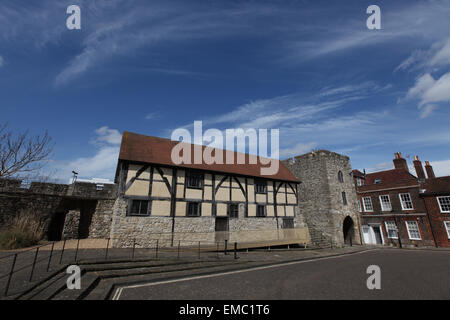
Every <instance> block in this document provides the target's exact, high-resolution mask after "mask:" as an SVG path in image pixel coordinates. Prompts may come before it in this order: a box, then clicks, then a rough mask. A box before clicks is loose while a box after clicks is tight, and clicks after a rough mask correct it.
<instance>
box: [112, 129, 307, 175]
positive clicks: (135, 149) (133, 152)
mask: <svg viewBox="0 0 450 320" xmlns="http://www.w3.org/2000/svg"><path fill="white" fill-rule="evenodd" d="M178 143H179V142H178V141H172V140H169V139H164V138H158V137H151V136H145V135H140V134H136V133H132V132H124V133H123V135H122V144H121V146H120V154H119V161H120V160H125V161H133V162H143V163H153V164H159V165H167V166H177V167H183V168H190V169H200V170H208V171H213V172H220V173H232V174H237V175H243V176H251V177H261V178H266V179H272V180H282V181H290V182H295V183H299V182H300V181H299V180H298V179H297V178H296V177H295V176H294V175H293V174H292V173H291V172H290V171H289V169H287V168H286V167H285V166H284V165H283V163H282V162H281V161H279V160H273V161H278V164H279V170H278V173H277V174H275V175H262V174H261V168H264V167H269V165H263V164H261V163H260V161H259V159H264V158H261V157H258V161H257V164H249V155H248V154H245V155H244V156H245V163H246V164H237V155H238V154H239V153H238V152H233V151H227V150H222V149H214V150H215V151H218V152H220V151H222V152H224V153H223V155H224V157H223V159H224V162H225V159H226V157H227V156H231V157H234V160H235V161H234V162H233V163H234V164H216V163H213V164H207V163H204V160H203V157H202V159H201V163H200V164H194V161H193V159H194V145H193V144H186V145H187V146H188V147H190V148H191V155H192V161H191V163H192V164H175V163H173V162H172V159H171V153H172V149H173V147H174V146H175V145H177V144H178ZM201 147H202V150H205V148H206V147H205V146H201ZM240 154H241V155H242V153H240ZM266 160H267V159H266Z"/></svg>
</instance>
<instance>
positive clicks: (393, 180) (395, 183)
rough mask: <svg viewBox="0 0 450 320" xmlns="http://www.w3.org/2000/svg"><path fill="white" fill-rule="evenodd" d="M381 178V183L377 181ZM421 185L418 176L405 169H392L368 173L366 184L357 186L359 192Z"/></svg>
mask: <svg viewBox="0 0 450 320" xmlns="http://www.w3.org/2000/svg"><path fill="white" fill-rule="evenodd" d="M376 179H380V182H379V183H375V180H376ZM410 186H414V187H419V181H418V179H417V177H415V176H414V175H412V174H411V173H409V172H408V171H406V170H404V169H392V170H386V171H379V172H373V173H369V174H366V180H365V184H364V185H363V186H359V187H357V191H358V192H369V191H376V190H380V189H386V188H398V187H410Z"/></svg>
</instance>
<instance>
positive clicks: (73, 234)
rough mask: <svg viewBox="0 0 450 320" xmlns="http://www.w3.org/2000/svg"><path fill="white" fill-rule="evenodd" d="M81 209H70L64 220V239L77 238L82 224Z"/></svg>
mask: <svg viewBox="0 0 450 320" xmlns="http://www.w3.org/2000/svg"><path fill="white" fill-rule="evenodd" d="M80 215H81V214H80V210H69V212H67V214H66V217H65V220H64V229H63V234H62V236H63V239H77V238H78V226H79V225H80Z"/></svg>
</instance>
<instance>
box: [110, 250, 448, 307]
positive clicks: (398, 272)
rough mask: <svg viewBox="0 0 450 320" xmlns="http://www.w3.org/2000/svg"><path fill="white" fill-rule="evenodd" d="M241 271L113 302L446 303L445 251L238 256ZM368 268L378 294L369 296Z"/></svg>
mask: <svg viewBox="0 0 450 320" xmlns="http://www.w3.org/2000/svg"><path fill="white" fill-rule="evenodd" d="M239 257H240V259H242V260H241V261H240V263H241V265H239V266H235V267H234V268H230V266H227V267H224V268H222V269H221V270H215V271H214V272H206V273H205V272H202V273H195V272H194V273H193V272H189V273H185V274H178V275H172V276H171V277H170V278H167V277H164V276H163V275H161V274H160V275H158V276H155V275H153V278H151V279H150V278H149V279H148V280H147V281H144V279H141V281H140V282H138V283H134V284H129V285H127V284H126V283H123V284H122V285H120V284H117V285H116V286H115V290H114V291H113V292H112V295H111V298H113V299H116V300H128V299H140V300H142V299H144V300H153V299H158V300H185V299H194V300H211V299H213V300H215V299H218V300H266V299H270V300H299V299H306V300H308V299H314V300H317V299H332V300H338V299H351V300H355V299H356V300H357V299H377V300H378V299H450V273H449V270H450V251H449V250H426V249H424V250H418V249H393V248H379V247H377V248H365V247H352V248H343V249H324V250H306V251H296V250H290V251H288V250H283V251H271V252H258V251H255V252H250V253H249V254H248V255H247V256H245V255H244V254H240V255H239ZM370 265H376V266H379V267H380V271H381V278H380V279H381V282H380V283H381V288H380V289H373V290H369V289H368V287H367V280H368V278H369V276H370V274H368V273H367V268H368V267H369V266H370Z"/></svg>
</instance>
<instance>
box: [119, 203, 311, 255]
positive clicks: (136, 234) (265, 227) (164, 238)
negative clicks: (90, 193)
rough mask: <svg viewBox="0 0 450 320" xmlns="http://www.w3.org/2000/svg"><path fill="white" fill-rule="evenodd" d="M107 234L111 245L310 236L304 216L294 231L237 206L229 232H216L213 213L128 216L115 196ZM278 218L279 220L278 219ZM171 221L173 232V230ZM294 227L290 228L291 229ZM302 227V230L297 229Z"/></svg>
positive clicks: (138, 245) (278, 238)
mask: <svg viewBox="0 0 450 320" xmlns="http://www.w3.org/2000/svg"><path fill="white" fill-rule="evenodd" d="M113 212H114V214H113V217H112V220H113V221H112V225H111V233H110V238H111V239H112V245H113V246H114V247H132V246H133V245H135V246H136V247H154V246H155V245H156V240H158V246H160V247H165V246H171V245H173V246H177V245H178V242H180V245H181V246H197V245H198V242H199V241H200V242H201V243H202V244H203V245H214V244H216V243H217V242H220V243H223V241H224V240H225V239H226V240H228V241H230V242H235V241H236V242H257V241H270V240H283V239H287V238H286V237H290V238H289V239H291V238H292V237H295V236H299V237H301V239H302V241H300V242H301V243H303V242H307V241H308V239H309V234H308V230H307V229H306V228H305V227H304V223H303V219H299V221H300V223H299V224H298V225H295V227H296V228H297V231H295V232H294V231H292V232H290V231H289V230H288V229H285V230H283V229H281V228H282V225H283V218H275V217H264V218H263V217H261V218H259V217H247V218H246V217H244V215H245V206H244V205H241V206H240V207H239V218H230V219H229V220H228V230H229V231H228V232H216V231H215V224H216V217H212V216H206V217H174V218H173V217H161V216H151V215H150V216H140V217H139V216H127V201H126V200H125V199H124V198H123V197H119V198H117V200H116V201H115V204H114V210H113ZM277 220H278V221H277ZM172 225H173V232H172ZM290 230H293V229H290ZM298 230H301V231H298Z"/></svg>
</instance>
